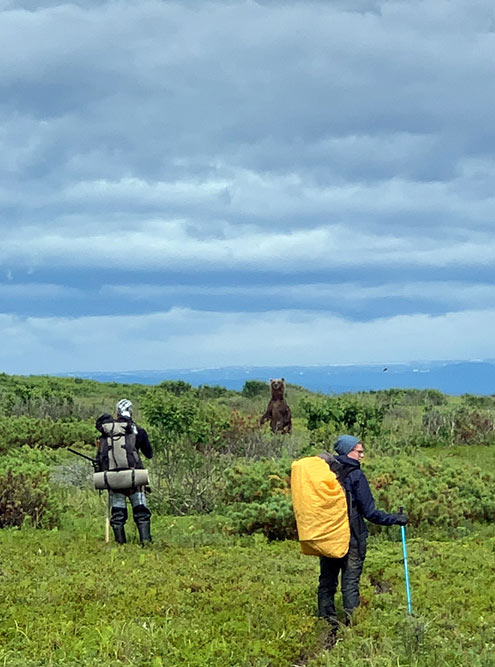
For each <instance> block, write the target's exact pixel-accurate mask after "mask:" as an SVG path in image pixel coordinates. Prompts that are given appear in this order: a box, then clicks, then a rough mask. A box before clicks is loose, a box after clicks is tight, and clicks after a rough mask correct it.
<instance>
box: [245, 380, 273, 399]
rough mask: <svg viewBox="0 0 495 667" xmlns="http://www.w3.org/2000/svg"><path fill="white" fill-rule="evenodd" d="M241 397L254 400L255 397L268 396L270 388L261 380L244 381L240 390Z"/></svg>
mask: <svg viewBox="0 0 495 667" xmlns="http://www.w3.org/2000/svg"><path fill="white" fill-rule="evenodd" d="M241 393H242V395H243V396H244V397H245V398H256V397H257V396H266V397H267V398H268V396H270V387H269V386H268V384H267V383H266V382H262V381H261V380H246V382H245V383H244V386H243V388H242V392H241Z"/></svg>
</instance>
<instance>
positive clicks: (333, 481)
mask: <svg viewBox="0 0 495 667" xmlns="http://www.w3.org/2000/svg"><path fill="white" fill-rule="evenodd" d="M290 485H291V493H292V505H293V507H294V514H295V516H296V523H297V533H298V536H299V542H300V544H301V551H302V552H303V554H306V555H308V556H328V557H330V558H342V557H343V556H345V555H346V553H347V551H348V550H349V540H350V528H349V516H348V514H347V500H346V494H345V491H344V489H343V488H342V486H341V485H340V482H339V481H338V479H337V476H336V475H335V473H334V472H332V470H330V466H329V465H328V463H327V462H326V461H324V460H323V459H322V458H320V457H319V456H307V457H305V458H303V459H300V460H299V461H294V463H293V464H292V471H291V479H290Z"/></svg>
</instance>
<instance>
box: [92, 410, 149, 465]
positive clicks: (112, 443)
mask: <svg viewBox="0 0 495 667" xmlns="http://www.w3.org/2000/svg"><path fill="white" fill-rule="evenodd" d="M105 417H107V418H106V419H104V420H103V419H101V418H100V419H99V420H98V422H97V428H98V430H99V431H100V433H101V435H102V437H101V438H100V447H99V451H98V459H99V463H100V469H101V470H129V468H140V469H142V468H143V464H142V462H141V459H140V458H139V454H138V451H137V449H136V436H137V427H136V425H135V424H134V423H133V422H130V421H129V422H127V421H120V420H119V421H116V420H115V419H113V418H112V417H109V416H107V415H105Z"/></svg>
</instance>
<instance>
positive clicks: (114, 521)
mask: <svg viewBox="0 0 495 667" xmlns="http://www.w3.org/2000/svg"><path fill="white" fill-rule="evenodd" d="M126 519H127V508H126V507H112V515H111V517H110V525H111V526H112V528H113V534H114V535H115V541H116V542H117V544H125V543H126V539H125V528H124V524H125V522H126Z"/></svg>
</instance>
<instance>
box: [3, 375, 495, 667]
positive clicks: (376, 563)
mask: <svg viewBox="0 0 495 667" xmlns="http://www.w3.org/2000/svg"><path fill="white" fill-rule="evenodd" d="M122 397H126V398H130V399H131V400H132V401H133V403H134V405H135V408H136V411H135V412H136V414H135V417H136V421H138V423H140V424H141V425H143V426H144V427H145V428H146V429H147V430H148V432H149V434H150V439H151V441H152V443H153V446H154V449H155V456H154V458H153V460H152V461H151V462H150V463H149V469H150V475H151V479H152V492H151V494H150V496H149V503H150V506H151V508H152V510H153V517H152V533H153V538H154V543H153V546H152V547H151V548H149V549H145V550H143V549H141V548H140V546H139V544H138V540H137V536H136V535H134V534H133V532H132V530H133V528H132V526H131V521H129V522H128V533H130V535H129V536H130V540H129V543H128V544H126V545H124V546H121V547H117V546H116V545H114V544H113V543H110V544H105V541H104V528H105V526H104V523H105V519H104V517H105V506H106V497H105V494H101V495H99V494H98V492H96V491H94V490H93V489H92V485H91V472H92V471H91V465H90V464H89V463H88V464H87V463H86V462H85V461H84V460H83V459H80V458H79V457H76V456H74V455H72V454H71V453H70V452H68V451H67V447H74V448H76V449H78V450H79V451H80V452H82V453H85V454H86V455H88V456H92V455H94V451H95V449H94V443H95V436H96V431H95V429H94V421H95V418H96V417H97V416H98V415H99V414H101V413H103V412H112V411H113V408H114V405H115V403H116V401H117V400H118V399H120V398H122ZM287 399H288V402H289V405H290V407H291V410H292V413H293V432H292V434H290V435H285V436H281V435H276V434H275V435H273V434H271V433H270V430H269V427H268V425H264V426H263V427H260V426H259V417H260V415H261V414H262V413H263V412H264V410H265V408H266V404H267V402H268V400H269V389H268V385H267V384H265V383H264V382H260V381H257V380H252V381H248V382H246V384H245V386H244V388H243V390H242V391H240V392H235V391H230V390H227V389H225V388H224V387H219V386H214V387H210V386H202V387H198V388H195V387H192V386H191V385H189V384H188V383H186V382H182V381H164V382H162V383H161V384H160V385H157V386H154V387H149V386H143V385H124V384H118V383H98V382H94V381H90V380H82V379H79V378H53V377H35V376H31V377H20V376H8V375H5V374H0V426H1V434H2V435H1V436H0V528H1V530H0V599H1V601H2V602H1V605H0V609H1V612H0V613H1V618H0V621H1V622H0V665H5V666H8V667H10V666H12V667H16V666H19V667H21V666H22V667H24V666H27V667H35V666H39V667H42V666H43V667H45V666H49V665H67V666H79V665H81V666H86V665H87V666H93V665H94V666H96V665H98V666H99V667H107V666H113V665H115V666H117V665H137V666H143V667H159V666H168V665H227V666H231V665H232V666H237V665H239V666H242V665H250V666H255V667H269V666H271V667H279V666H280V667H282V666H298V667H302V666H305V665H308V666H313V667H316V666H326V665H328V666H340V665H341V666H344V665H346V666H348V665H357V666H359V665H370V666H374V667H392V666H393V667H397V666H399V667H405V666H411V667H423V666H424V667H430V666H431V667H443V666H445V667H447V666H448V667H451V666H459V667H461V666H462V667H465V666H467V665H472V666H473V667H489V666H495V494H494V492H493V489H494V488H495V396H473V395H464V396H456V397H454V396H446V395H443V394H441V393H440V392H438V391H434V390H427V391H419V390H402V389H393V390H387V391H379V392H366V393H357V394H343V395H321V394H315V393H312V392H309V391H307V390H305V389H304V388H302V387H298V386H294V385H289V386H288V390H287ZM340 433H352V434H356V435H357V434H359V435H360V436H362V438H363V440H364V444H365V450H366V457H365V462H364V464H363V465H364V469H365V471H366V473H367V476H368V478H369V480H370V483H371V486H372V489H373V493H374V495H375V498H376V500H377V504H378V505H379V507H381V508H383V509H385V510H388V511H397V510H398V507H399V506H401V505H403V506H404V507H405V509H406V511H407V513H408V515H409V517H410V523H409V524H408V526H407V535H408V553H409V574H410V582H411V594H412V605H413V615H412V616H408V614H407V601H406V595H405V586H404V570H403V561H402V544H401V538H400V531H399V528H398V527H390V528H378V527H373V528H372V530H371V536H370V540H369V551H368V556H367V559H366V563H365V570H364V574H363V577H362V586H361V598H362V603H361V607H360V608H359V609H358V611H357V613H356V615H355V619H354V622H353V625H352V626H351V627H342V629H341V630H340V631H339V634H338V641H337V643H336V645H335V646H334V647H333V648H329V646H327V644H326V638H327V628H326V624H325V622H324V621H322V620H320V619H318V618H317V617H316V615H315V611H316V586H317V578H318V560H317V559H316V558H312V557H307V556H302V555H301V554H300V551H299V547H298V544H297V541H296V539H295V538H296V530H295V523H294V517H293V513H292V507H291V499H290V466H291V462H292V461H293V460H294V459H296V458H299V457H301V456H306V455H310V454H313V453H317V452H320V451H323V450H329V449H331V446H332V443H333V441H334V440H335V438H336V436H337V435H338V434H340ZM339 613H342V609H341V608H340V609H339Z"/></svg>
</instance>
